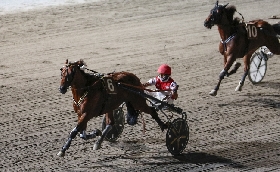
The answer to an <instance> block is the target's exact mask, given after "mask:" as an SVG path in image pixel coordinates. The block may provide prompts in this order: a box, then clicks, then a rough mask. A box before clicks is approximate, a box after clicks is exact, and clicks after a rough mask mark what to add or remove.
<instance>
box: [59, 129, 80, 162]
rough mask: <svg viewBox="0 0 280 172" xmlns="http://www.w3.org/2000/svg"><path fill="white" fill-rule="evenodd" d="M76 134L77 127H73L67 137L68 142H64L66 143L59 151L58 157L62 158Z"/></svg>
mask: <svg viewBox="0 0 280 172" xmlns="http://www.w3.org/2000/svg"><path fill="white" fill-rule="evenodd" d="M77 134H78V129H77V127H75V128H74V129H73V130H72V131H71V132H70V135H69V137H68V140H67V141H66V143H65V144H64V146H63V147H62V149H61V151H60V152H59V153H58V154H57V155H58V156H64V154H65V151H66V150H67V149H69V147H70V144H71V142H72V140H73V139H74V138H75V137H76V135H77Z"/></svg>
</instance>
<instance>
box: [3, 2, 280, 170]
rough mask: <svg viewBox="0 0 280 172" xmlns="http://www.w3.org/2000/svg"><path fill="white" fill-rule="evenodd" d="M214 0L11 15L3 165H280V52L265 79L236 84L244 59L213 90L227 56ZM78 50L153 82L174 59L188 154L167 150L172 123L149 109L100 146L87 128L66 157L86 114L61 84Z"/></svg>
mask: <svg viewBox="0 0 280 172" xmlns="http://www.w3.org/2000/svg"><path fill="white" fill-rule="evenodd" d="M214 3H215V1H213V0H209V1H200V2H199V1H188V0H185V1H184V0H153V1H150V0H137V1H136V0H128V1H121V0H113V1H101V2H98V3H92V4H83V5H76V6H64V7H56V8H48V9H44V10H40V11H29V12H26V13H18V14H10V15H2V16H0V20H1V27H0V30H1V38H0V40H1V43H0V52H1V63H0V64H1V65H0V87H1V89H0V129H1V131H2V132H1V134H0V138H1V139H0V153H1V163H0V170H1V171H36V172H37V171H279V170H280V127H279V125H280V118H279V114H280V109H279V108H280V90H279V88H280V80H279V74H280V71H279V65H280V58H279V55H277V56H274V57H273V58H272V59H270V60H269V61H268V71H267V74H266V76H265V78H264V80H263V82H262V83H261V84H258V85H252V84H251V83H250V82H249V81H248V80H246V82H245V86H244V87H243V91H242V92H235V91H234V89H235V87H236V86H237V84H238V82H239V79H240V78H241V75H242V70H239V71H238V72H237V74H235V75H232V76H231V77H228V78H226V79H225V80H224V81H223V83H222V85H221V87H220V91H219V92H218V95H217V96H216V97H211V96H209V95H208V93H209V91H210V90H211V89H213V88H214V86H215V84H216V82H217V78H218V74H219V72H220V71H221V70H222V65H223V60H222V56H221V55H220V54H219V53H218V43H219V40H220V38H219V35H218V31H217V28H216V27H214V28H213V29H212V30H208V29H206V28H204V26H203V21H204V20H205V18H206V17H207V16H208V14H209V11H210V9H212V8H213V6H214ZM221 3H224V4H225V3H226V2H221ZM230 4H232V5H236V7H237V10H238V11H239V12H241V13H242V14H243V16H244V17H245V20H246V21H249V20H252V19H256V18H262V19H265V20H266V19H268V18H269V17H271V16H272V15H279V9H280V3H279V1H278V0H258V1H256V0H246V1H243V0H234V1H230ZM268 21H269V22H270V23H275V22H278V21H279V20H278V21H277V20H268ZM67 58H68V59H69V60H71V61H75V60H79V59H84V60H85V62H86V63H87V64H88V68H90V69H93V70H96V71H98V72H100V73H108V72H113V71H129V72H133V73H135V74H136V75H137V76H138V77H140V78H141V80H142V81H143V82H145V81H147V80H148V79H149V78H150V77H153V76H155V75H156V69H157V67H158V66H159V65H160V64H162V63H168V64H169V65H171V66H172V68H173V78H174V79H175V80H176V81H177V82H178V84H179V85H180V90H179V99H178V100H177V102H176V105H177V106H179V107H181V108H183V109H184V111H186V112H187V115H188V123H189V127H190V141H189V143H188V145H187V147H186V149H185V151H184V152H183V154H182V156H172V155H171V154H170V153H169V152H168V150H167V148H166V146H165V132H163V133H162V132H161V131H160V129H159V127H158V126H157V125H156V124H155V122H154V121H153V120H152V119H151V117H150V116H149V115H144V119H145V122H146V130H147V131H146V133H145V135H143V133H142V124H141V120H140V122H139V124H137V125H136V126H129V125H127V124H126V125H125V128H124V132H123V134H122V136H121V137H120V138H119V139H118V141H117V142H116V143H110V142H104V143H103V145H102V148H101V149H100V150H97V151H94V150H92V147H93V144H94V141H95V140H88V141H84V140H82V139H80V138H78V137H77V138H76V139H75V140H74V141H73V142H72V145H71V147H70V149H69V150H68V151H67V152H66V156H65V157H64V158H60V157H57V156H56V154H57V153H58V151H59V150H60V149H61V147H62V146H63V144H64V142H65V141H66V139H67V137H68V134H69V132H70V131H71V130H72V129H73V128H74V127H75V125H76V122H77V117H76V114H75V113H74V112H73V108H72V95H71V93H70V92H67V93H66V94H65V95H62V94H60V93H59V91H58V86H59V83H60V70H59V69H60V67H62V65H63V63H64V62H65V59H67ZM241 61H242V60H240V62H241ZM242 67H243V66H242ZM162 118H163V119H165V118H164V117H162ZM175 118H176V117H175ZM101 121H102V117H98V118H96V119H93V120H91V121H90V122H89V124H88V131H91V130H93V129H94V128H101Z"/></svg>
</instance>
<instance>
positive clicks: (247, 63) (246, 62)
mask: <svg viewBox="0 0 280 172" xmlns="http://www.w3.org/2000/svg"><path fill="white" fill-rule="evenodd" d="M251 56H252V54H251V53H250V54H246V55H245V57H244V58H243V59H244V74H243V75H242V77H241V80H240V82H239V84H238V85H237V87H236V88H235V91H242V86H243V85H244V82H245V79H246V76H247V75H248V72H249V68H250V58H251Z"/></svg>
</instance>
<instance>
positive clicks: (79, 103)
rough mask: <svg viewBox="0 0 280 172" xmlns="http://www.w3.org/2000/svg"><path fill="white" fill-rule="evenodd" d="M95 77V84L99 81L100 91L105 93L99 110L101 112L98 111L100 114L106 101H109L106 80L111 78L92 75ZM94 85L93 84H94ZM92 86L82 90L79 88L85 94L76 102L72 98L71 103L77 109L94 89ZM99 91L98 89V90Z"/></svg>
mask: <svg viewBox="0 0 280 172" xmlns="http://www.w3.org/2000/svg"><path fill="white" fill-rule="evenodd" d="M94 75H95V76H97V77H98V80H97V81H96V82H95V83H97V82H99V81H101V82H102V88H101V91H103V90H105V91H104V92H105V96H104V97H105V101H104V102H103V103H102V108H101V110H100V114H101V113H102V111H103V110H104V107H105V104H106V102H107V100H108V99H109V97H110V96H109V95H110V93H109V92H108V91H107V90H108V89H106V79H107V78H111V77H107V76H106V77H105V76H104V75H103V74H99V73H98V74H94ZM95 83H94V84H95ZM94 84H93V85H91V86H87V87H84V88H81V89H84V90H86V91H85V93H84V94H83V95H82V96H81V97H80V99H79V100H78V101H76V100H75V99H74V97H73V103H74V104H75V105H76V106H77V107H78V108H79V107H80V106H81V104H82V103H83V101H84V100H85V98H86V97H87V96H88V94H89V92H90V91H91V90H93V89H94V88H93V87H94ZM98 89H99V88H98Z"/></svg>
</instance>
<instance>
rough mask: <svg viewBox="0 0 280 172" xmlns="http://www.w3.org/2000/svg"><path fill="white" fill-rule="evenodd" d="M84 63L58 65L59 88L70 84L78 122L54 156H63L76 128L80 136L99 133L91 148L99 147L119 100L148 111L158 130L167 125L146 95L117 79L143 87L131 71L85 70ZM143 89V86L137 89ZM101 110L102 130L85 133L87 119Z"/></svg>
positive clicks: (119, 103)
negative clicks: (103, 120)
mask: <svg viewBox="0 0 280 172" xmlns="http://www.w3.org/2000/svg"><path fill="white" fill-rule="evenodd" d="M84 69H85V63H84V61H83V60H79V61H76V62H74V63H68V60H66V64H65V66H64V67H63V68H61V83H60V88H59V90H60V92H61V93H62V94H65V93H66V92H67V89H68V88H69V86H71V90H72V94H73V107H74V110H75V112H76V113H77V115H78V123H77V125H76V127H75V128H74V129H73V130H72V131H71V132H70V135H69V137H68V140H67V141H66V143H65V145H64V146H63V147H62V149H61V151H60V152H59V153H58V154H57V155H58V156H64V155H65V151H66V150H67V149H68V148H69V147H70V144H71V141H72V140H73V139H74V138H75V137H76V135H77V134H78V132H80V137H81V138H83V139H91V138H95V137H96V136H100V137H99V139H98V140H97V141H96V143H95V145H94V149H95V150H96V149H99V148H100V147H101V143H102V141H103V140H104V137H105V136H106V134H107V133H108V132H109V131H110V130H111V128H112V126H113V125H114V118H113V110H114V109H116V108H118V107H119V106H120V105H121V104H122V103H123V102H126V104H127V105H129V107H128V108H130V109H131V108H133V109H136V110H139V111H141V112H144V113H147V114H150V115H151V116H152V118H153V119H155V120H156V122H157V123H158V124H159V126H160V128H161V130H162V131H163V130H164V129H166V128H167V125H166V124H165V123H164V122H162V121H161V120H160V118H159V117H158V114H157V112H156V110H155V108H154V107H150V106H148V105H147V103H146V99H145V98H144V97H142V96H140V95H139V94H136V93H133V92H131V91H128V90H126V89H124V88H122V87H121V86H118V83H122V84H126V85H131V86H133V87H137V88H143V86H142V84H141V82H140V79H139V78H138V77H137V76H135V75H134V74H132V73H128V72H116V73H110V74H108V75H106V76H103V75H101V74H98V73H95V74H89V73H85V72H84ZM139 91H140V92H143V89H139ZM102 114H105V115H106V116H105V117H106V127H105V129H104V130H103V131H102V133H101V131H99V130H96V131H94V132H93V133H91V134H86V132H85V131H86V128H87V122H88V121H89V120H90V119H91V118H93V117H97V116H100V115H102Z"/></svg>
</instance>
